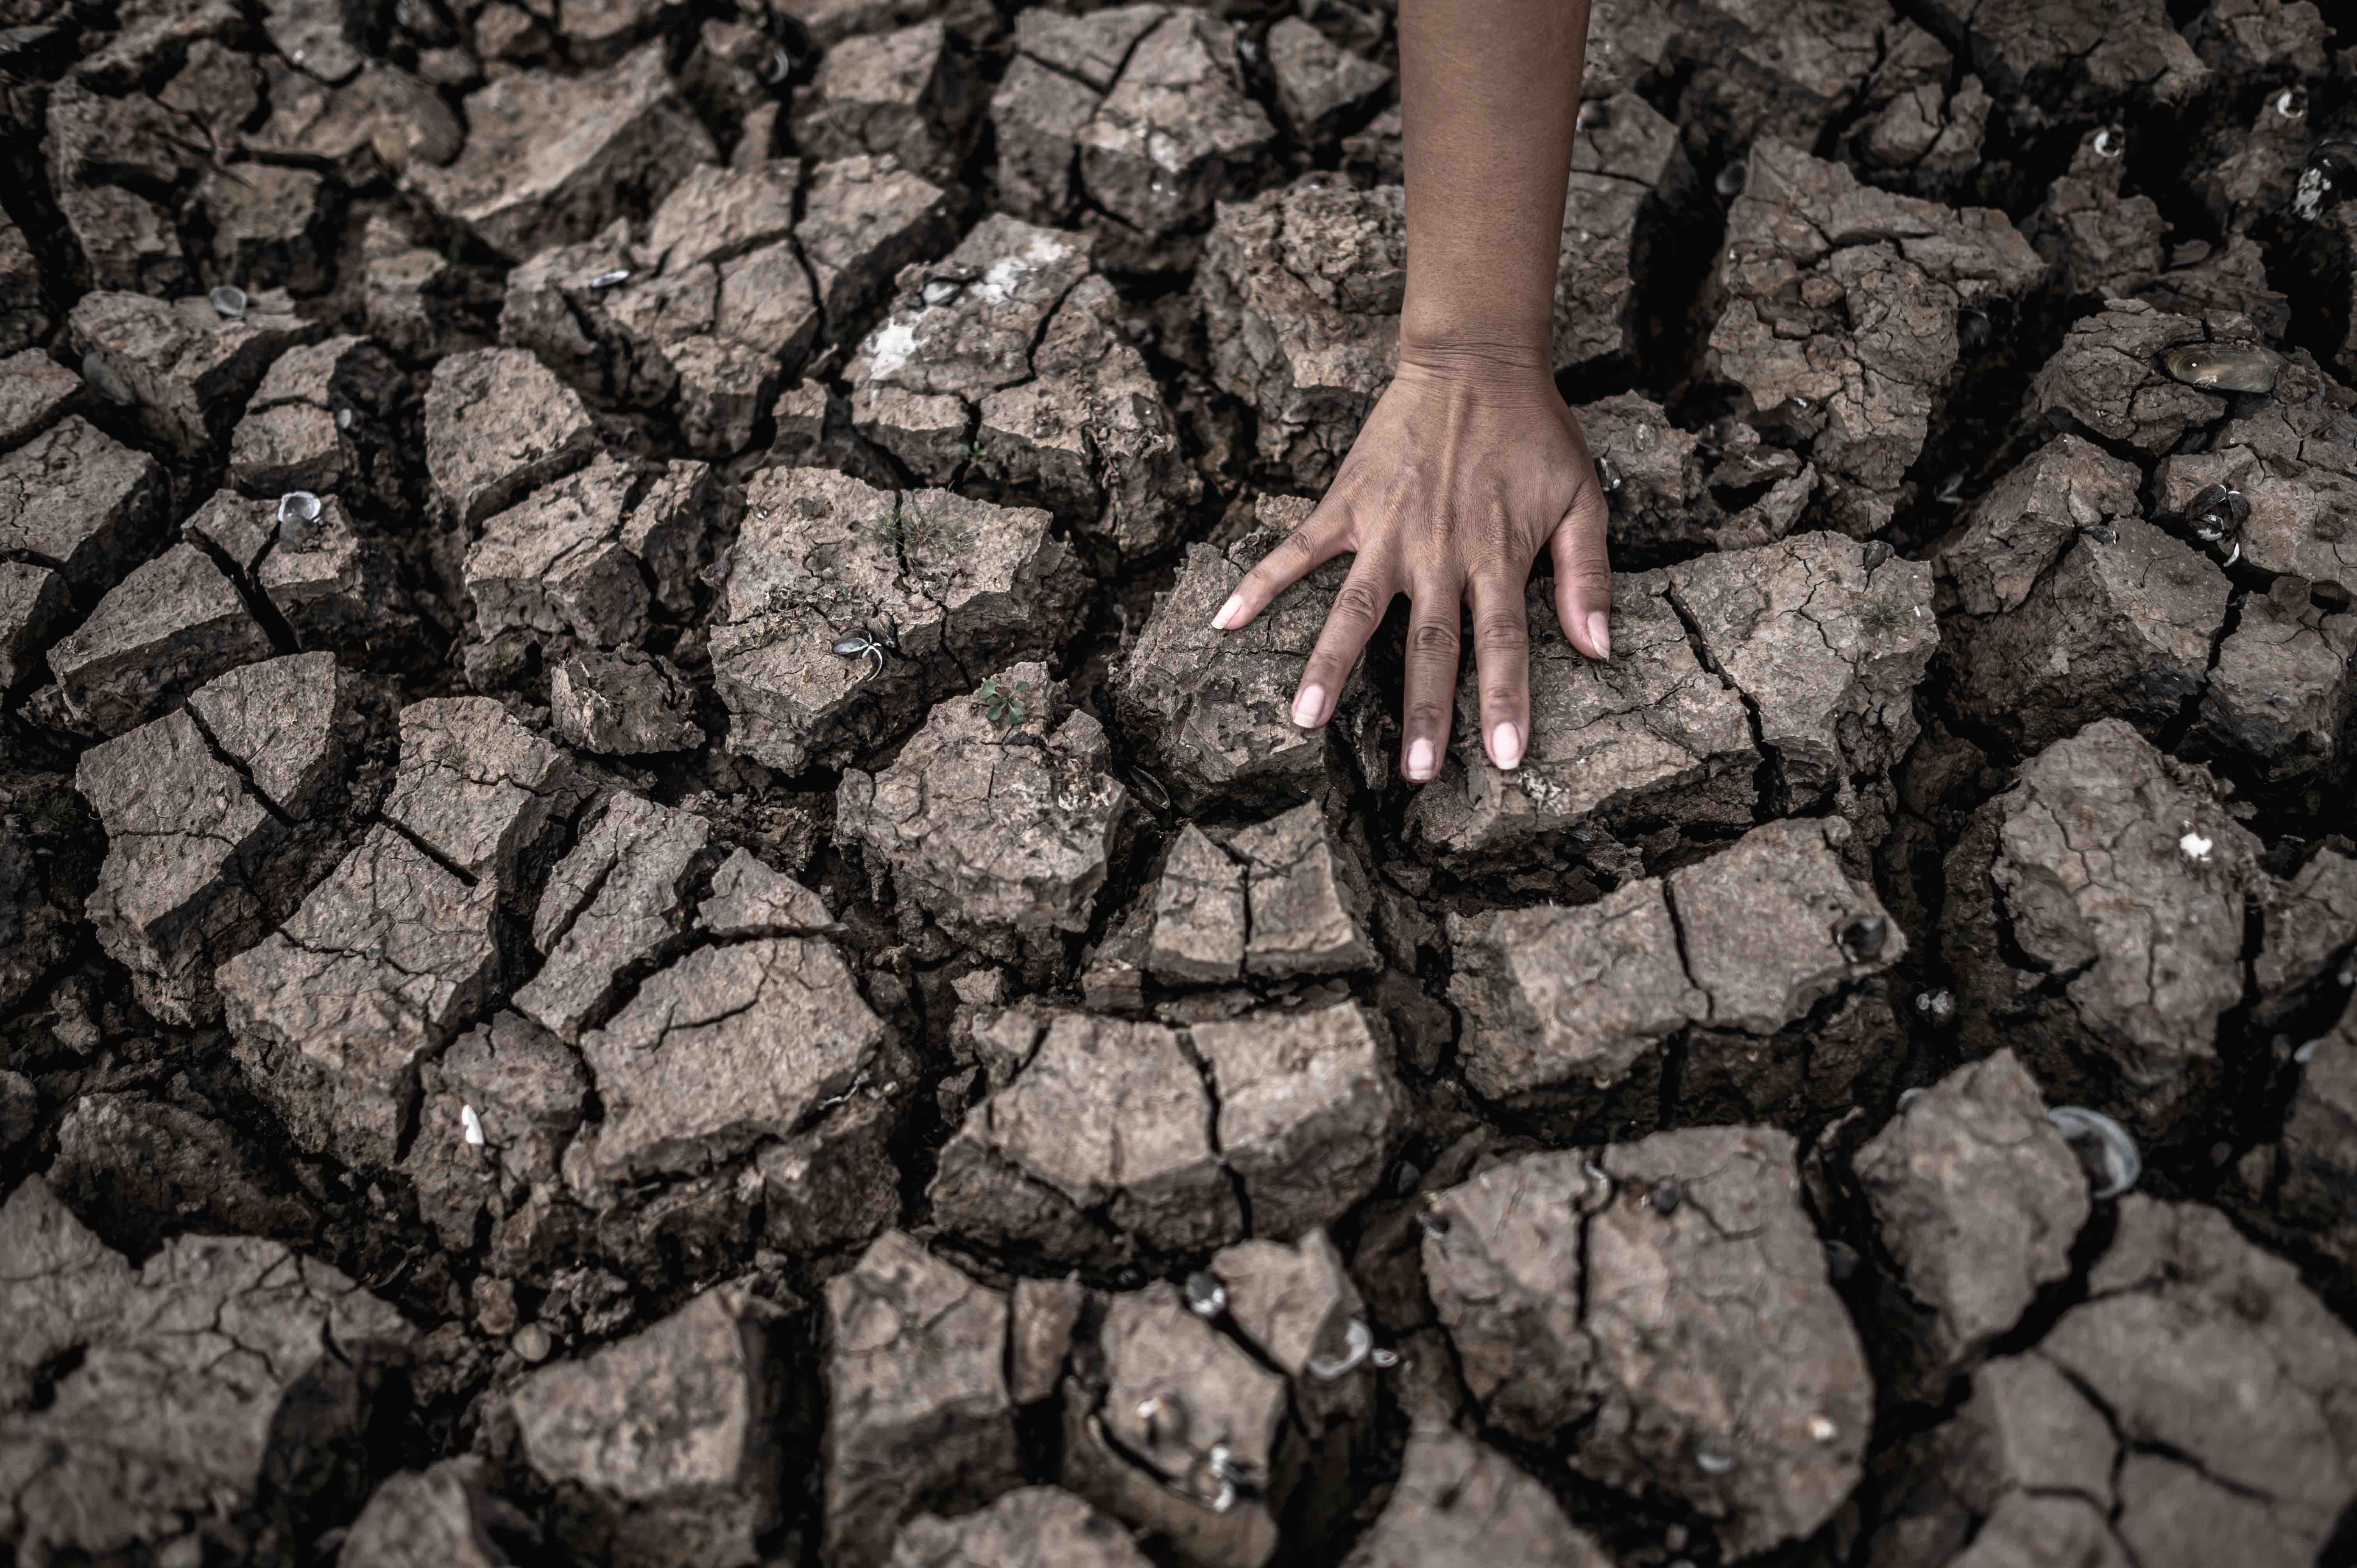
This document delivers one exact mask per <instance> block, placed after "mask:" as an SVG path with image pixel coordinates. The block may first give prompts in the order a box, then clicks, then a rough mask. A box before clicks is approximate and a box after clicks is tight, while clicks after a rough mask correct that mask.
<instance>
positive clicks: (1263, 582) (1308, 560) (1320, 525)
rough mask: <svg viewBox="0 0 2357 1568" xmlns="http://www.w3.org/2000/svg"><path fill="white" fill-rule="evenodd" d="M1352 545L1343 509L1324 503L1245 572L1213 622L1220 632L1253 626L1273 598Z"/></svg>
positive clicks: (1348, 524)
mask: <svg viewBox="0 0 2357 1568" xmlns="http://www.w3.org/2000/svg"><path fill="white" fill-rule="evenodd" d="M1349 548H1351V530H1350V523H1349V521H1348V520H1347V519H1346V518H1345V517H1344V516H1343V513H1342V510H1341V509H1340V507H1338V506H1331V505H1325V504H1321V505H1320V506H1319V507H1318V510H1316V511H1314V512H1312V513H1310V515H1309V521H1307V522H1305V523H1303V524H1302V525H1301V526H1300V527H1299V528H1297V529H1295V530H1294V531H1293V532H1291V533H1288V534H1286V536H1285V538H1284V539H1283V540H1281V541H1279V542H1278V543H1277V546H1276V548H1275V549H1274V550H1272V551H1270V552H1269V553H1267V554H1266V555H1264V556H1262V557H1261V562H1260V564H1259V565H1257V566H1254V568H1253V569H1252V570H1251V571H1249V572H1247V573H1245V574H1244V580H1243V582H1241V583H1238V584H1237V585H1236V591H1235V592H1234V593H1232V594H1231V595H1229V596H1228V602H1227V603H1226V604H1223V605H1222V606H1221V607H1220V610H1219V613H1218V614H1217V615H1214V616H1213V617H1212V618H1211V625H1212V626H1213V627H1214V628H1217V629H1219V630H1221V631H1237V630H1241V629H1242V628H1244V627H1247V626H1250V625H1251V624H1252V623H1253V618H1254V617H1255V616H1257V615H1259V614H1260V612H1261V611H1263V610H1265V609H1266V608H1267V607H1268V604H1269V601H1270V600H1271V599H1274V598H1275V597H1276V596H1277V595H1279V594H1281V593H1283V592H1285V590H1286V589H1287V588H1289V587H1291V586H1293V585H1294V584H1296V583H1297V582H1299V581H1300V580H1301V579H1302V578H1304V577H1307V576H1308V575H1309V574H1310V573H1312V572H1315V571H1316V570H1318V567H1320V566H1323V565H1324V564H1326V563H1327V562H1329V561H1331V560H1332V559H1334V557H1335V556H1337V555H1340V553H1342V552H1343V551H1345V550H1348V549H1349ZM1377 619H1381V617H1380V616H1378V617H1377Z"/></svg>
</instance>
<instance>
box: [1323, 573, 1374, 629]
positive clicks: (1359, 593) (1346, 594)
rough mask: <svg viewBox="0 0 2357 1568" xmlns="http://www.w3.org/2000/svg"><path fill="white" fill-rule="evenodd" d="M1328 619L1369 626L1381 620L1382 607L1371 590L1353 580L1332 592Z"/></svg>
mask: <svg viewBox="0 0 2357 1568" xmlns="http://www.w3.org/2000/svg"><path fill="white" fill-rule="evenodd" d="M1331 618H1332V619H1335V620H1339V621H1342V622H1344V623H1346V624H1348V623H1352V622H1356V623H1358V624H1361V625H1366V624H1371V623H1372V622H1374V621H1378V620H1381V619H1382V618H1383V606H1382V605H1381V604H1380V603H1379V602H1377V599H1376V596H1375V590H1374V589H1373V588H1372V587H1370V586H1368V585H1366V584H1364V583H1361V582H1359V581H1358V580H1356V579H1355V578H1354V579H1352V580H1351V581H1350V582H1347V583H1344V584H1343V585H1341V586H1340V588H1337V589H1335V590H1334V610H1333V614H1332V616H1331Z"/></svg>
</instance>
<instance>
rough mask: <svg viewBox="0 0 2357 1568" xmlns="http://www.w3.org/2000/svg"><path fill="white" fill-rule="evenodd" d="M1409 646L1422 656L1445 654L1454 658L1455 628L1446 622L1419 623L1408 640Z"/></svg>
mask: <svg viewBox="0 0 2357 1568" xmlns="http://www.w3.org/2000/svg"><path fill="white" fill-rule="evenodd" d="M1409 646H1410V647H1412V648H1413V649H1414V650H1415V651H1416V652H1418V653H1422V654H1426V655H1434V656H1437V655H1441V654H1447V655H1449V656H1451V657H1454V656H1455V654H1456V652H1457V628H1455V627H1454V626H1452V625H1450V624H1449V623H1448V622H1447V621H1440V620H1427V621H1419V622H1418V623H1417V624H1416V628H1415V632H1414V633H1413V634H1411V636H1410V638H1409Z"/></svg>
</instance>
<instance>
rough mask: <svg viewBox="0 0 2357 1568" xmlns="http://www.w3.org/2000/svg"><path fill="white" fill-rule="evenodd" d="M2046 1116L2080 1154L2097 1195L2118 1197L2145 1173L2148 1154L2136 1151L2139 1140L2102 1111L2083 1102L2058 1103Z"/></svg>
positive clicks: (2081, 1163)
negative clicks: (2082, 1103)
mask: <svg viewBox="0 0 2357 1568" xmlns="http://www.w3.org/2000/svg"><path fill="white" fill-rule="evenodd" d="M2046 1119H2047V1120H2048V1121H2049V1122H2052V1123H2054V1126H2055V1129H2056V1131H2058V1132H2060V1133H2061V1134H2062V1141H2063V1142H2064V1143H2067V1144H2070V1145H2071V1151H2072V1153H2073V1154H2075V1155H2078V1156H2079V1163H2080V1165H2083V1166H2084V1167H2085V1168H2086V1172H2087V1183H2088V1187H2089V1188H2090V1190H2091V1191H2092V1192H2093V1195H2094V1196H2095V1197H2098V1198H2107V1197H2119V1196H2120V1194H2122V1193H2124V1192H2126V1191H2127V1190H2128V1189H2129V1188H2130V1187H2134V1186H2136V1177H2138V1176H2142V1175H2143V1174H2144V1156H2143V1155H2139V1154H2137V1153H2136V1140H2135V1139H2134V1138H2131V1137H2129V1136H2128V1130H2127V1129H2126V1128H2125V1127H2123V1126H2121V1125H2120V1124H2119V1123H2118V1122H2115V1121H2113V1120H2112V1119H2111V1118H2110V1117H2108V1116H2106V1115H2104V1113H2103V1112H2100V1111H2090V1110H2088V1109H2087V1108H2086V1107H2085V1106H2083V1105H2057V1106H2055V1107H2054V1108H2053V1109H2052V1110H2050V1111H2049V1112H2046Z"/></svg>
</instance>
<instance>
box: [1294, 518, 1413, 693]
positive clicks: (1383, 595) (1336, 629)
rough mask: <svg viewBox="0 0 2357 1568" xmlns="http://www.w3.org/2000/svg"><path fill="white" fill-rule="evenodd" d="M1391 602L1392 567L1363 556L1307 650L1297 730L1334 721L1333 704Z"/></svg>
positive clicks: (1339, 590)
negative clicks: (1308, 651)
mask: <svg viewBox="0 0 2357 1568" xmlns="http://www.w3.org/2000/svg"><path fill="white" fill-rule="evenodd" d="M1391 602H1392V578H1391V569H1390V567H1389V566H1388V565H1386V564H1384V563H1383V561H1381V560H1379V559H1377V558H1376V557H1374V556H1372V555H1366V554H1361V556H1360V557H1359V558H1358V560H1357V561H1356V562H1354V563H1352V564H1351V575H1349V576H1347V577H1345V578H1343V579H1342V585H1341V587H1340V589H1338V590H1337V591H1336V592H1335V595H1334V607H1333V608H1332V609H1330V610H1329V611H1327V612H1326V628H1325V629H1324V630H1323V631H1320V632H1319V633H1318V646H1317V647H1316V648H1314V649H1312V650H1310V653H1309V661H1308V663H1307V664H1305V665H1304V666H1303V667H1302V671H1301V685H1300V687H1299V688H1298V689H1297V691H1296V692H1295V693H1294V695H1293V722H1294V723H1295V724H1297V725H1300V726H1301V727H1302V728H1303V729H1316V728H1318V725H1322V724H1324V723H1325V722H1326V721H1327V720H1328V719H1329V718H1331V717H1333V715H1334V699H1335V697H1336V695H1337V694H1339V693H1340V692H1341V690H1342V682H1343V681H1344V680H1345V679H1346V678H1348V676H1349V675H1350V673H1351V666H1352V665H1354V664H1356V663H1358V661H1359V655H1360V654H1361V652H1362V651H1364V650H1365V649H1366V646H1367V639H1369V638H1371V637H1372V636H1374V635H1375V628H1376V627H1378V626H1380V625H1382V624H1383V612H1384V611H1385V610H1387V609H1389V608H1390V607H1391Z"/></svg>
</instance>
